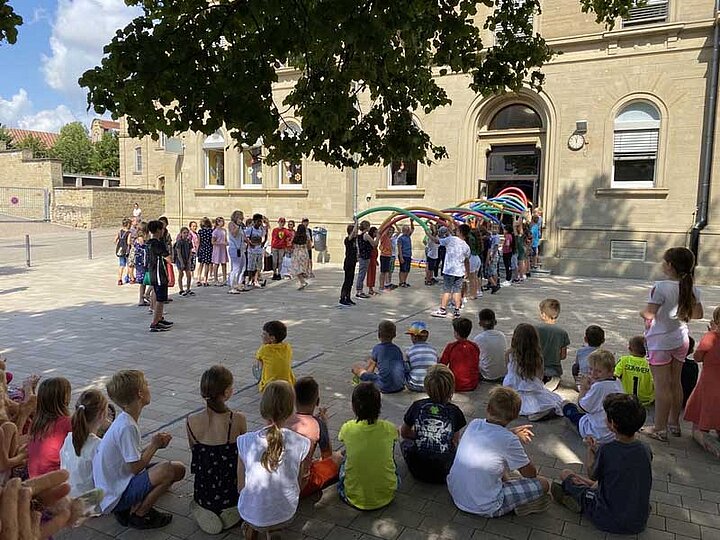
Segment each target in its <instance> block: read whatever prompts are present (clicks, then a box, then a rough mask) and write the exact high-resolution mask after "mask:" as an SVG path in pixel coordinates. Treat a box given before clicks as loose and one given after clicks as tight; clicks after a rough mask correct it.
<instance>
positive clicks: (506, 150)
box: [478, 145, 541, 205]
mask: <svg viewBox="0 0 720 540" xmlns="http://www.w3.org/2000/svg"><path fill="white" fill-rule="evenodd" d="M540 159H541V153H540V149H539V148H536V147H535V146H534V145H502V146H499V145H492V147H491V149H490V152H489V153H488V156H487V172H486V176H485V179H484V180H481V181H480V185H479V193H478V196H479V197H487V198H488V199H489V198H491V197H495V196H496V195H497V194H498V193H500V192H501V191H502V190H503V189H505V188H507V187H511V186H512V187H517V188H520V189H521V190H523V192H524V193H525V196H526V197H527V198H528V200H530V201H532V203H533V204H534V205H537V203H538V199H539V197H540Z"/></svg>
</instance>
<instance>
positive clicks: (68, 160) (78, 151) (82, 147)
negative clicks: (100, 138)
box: [50, 122, 93, 173]
mask: <svg viewBox="0 0 720 540" xmlns="http://www.w3.org/2000/svg"><path fill="white" fill-rule="evenodd" d="M50 153H51V155H52V157H55V158H58V159H60V160H62V163H63V172H66V173H92V172H93V170H92V167H91V164H90V162H91V159H92V156H93V147H92V144H91V143H90V139H89V138H88V132H87V129H86V128H85V126H84V125H82V124H81V123H80V122H72V123H70V124H65V125H64V126H63V127H62V129H61V130H60V135H59V136H58V139H57V141H56V142H55V145H54V146H53V147H52V150H51V152H50Z"/></svg>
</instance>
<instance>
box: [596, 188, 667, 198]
mask: <svg viewBox="0 0 720 540" xmlns="http://www.w3.org/2000/svg"><path fill="white" fill-rule="evenodd" d="M668 193H670V190H669V189H667V188H597V189H596V190H595V196H596V197H607V198H609V199H667V196H668Z"/></svg>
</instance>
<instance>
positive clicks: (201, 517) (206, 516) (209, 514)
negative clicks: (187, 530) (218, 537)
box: [190, 501, 237, 534]
mask: <svg viewBox="0 0 720 540" xmlns="http://www.w3.org/2000/svg"><path fill="white" fill-rule="evenodd" d="M190 505H191V511H190V514H191V515H192V517H193V518H194V519H195V521H196V522H197V524H198V527H200V529H201V530H202V531H203V532H205V533H207V534H220V533H221V532H222V530H223V522H222V520H221V519H220V516H218V515H217V514H216V513H215V512H213V511H211V510H208V509H207V508H203V507H202V506H200V505H199V504H197V503H196V502H195V501H193V502H191V503H190ZM235 511H236V512H237V509H236V510H235Z"/></svg>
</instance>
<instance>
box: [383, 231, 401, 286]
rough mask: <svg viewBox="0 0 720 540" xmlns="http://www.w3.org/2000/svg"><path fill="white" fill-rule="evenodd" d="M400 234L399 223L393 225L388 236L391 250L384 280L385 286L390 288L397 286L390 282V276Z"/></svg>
mask: <svg viewBox="0 0 720 540" xmlns="http://www.w3.org/2000/svg"><path fill="white" fill-rule="evenodd" d="M401 234H402V231H401V230H400V225H395V230H394V231H393V234H392V236H391V237H390V246H391V248H392V251H391V253H390V270H389V271H388V276H387V279H388V280H387V281H386V282H385V286H386V287H388V288H389V289H390V290H392V289H397V288H398V286H397V285H395V284H394V283H393V282H392V277H393V274H394V273H395V262H396V261H397V258H398V240H399V239H400V235H401Z"/></svg>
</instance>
